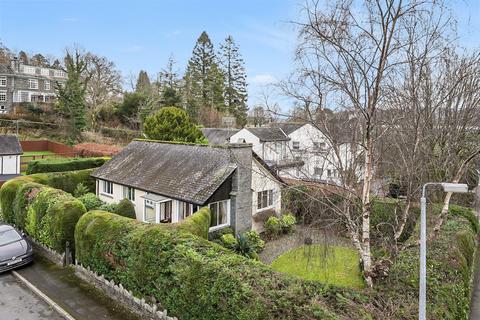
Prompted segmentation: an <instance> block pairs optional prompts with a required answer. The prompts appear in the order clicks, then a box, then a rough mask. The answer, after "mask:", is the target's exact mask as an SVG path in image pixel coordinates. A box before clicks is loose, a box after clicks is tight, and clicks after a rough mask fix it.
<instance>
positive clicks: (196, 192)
mask: <svg viewBox="0 0 480 320" xmlns="http://www.w3.org/2000/svg"><path fill="white" fill-rule="evenodd" d="M255 161H257V162H258V160H254V158H253V157H252V149H251V145H248V144H241V145H238V144H229V145H224V146H218V147H212V146H204V145H193V144H179V143H168V142H154V141H143V140H135V141H132V142H131V143H130V144H129V145H128V146H127V147H126V148H125V149H123V150H122V151H121V152H120V153H119V154H117V155H116V156H114V157H113V158H112V159H111V160H110V161H108V162H107V163H105V164H104V165H103V166H102V167H100V168H99V169H97V170H96V171H95V172H93V174H92V177H94V178H95V179H96V188H97V195H98V196H99V197H100V199H102V200H103V201H106V202H107V203H115V202H119V201H120V200H122V199H124V198H128V199H129V200H130V201H132V203H133V204H134V206H135V212H136V216H137V220H139V221H143V222H148V223H175V222H179V221H181V220H183V219H185V218H186V217H188V216H190V215H191V214H193V213H194V212H196V211H197V210H198V209H199V208H200V207H204V206H208V207H210V209H211V212H212V222H211V226H210V231H215V230H218V229H221V228H224V227H229V226H230V227H232V228H233V229H234V231H235V233H237V234H238V233H242V232H245V231H249V230H251V229H252V228H253V229H256V230H260V229H261V225H259V223H257V222H252V216H254V215H255V214H256V213H257V212H259V211H262V210H267V209H276V208H277V207H278V204H279V203H280V192H279V190H278V189H276V188H274V186H271V184H269V183H266V182H265V183H262V182H258V181H257V180H258V179H257V177H256V176H255V178H254V175H253V174H252V172H254V171H255V172H256V171H259V172H260V171H261V170H267V171H268V168H266V167H264V168H263V169H262V168H253V167H255V166H257V164H256V162H255ZM258 166H260V167H261V165H258ZM272 176H273V175H272ZM253 181H255V182H253ZM253 184H255V188H252V185H253ZM268 188H270V189H268ZM262 191H267V196H266V198H265V199H266V202H265V203H264V202H263V198H262V203H261V204H256V205H257V207H258V208H259V209H256V210H255V211H254V210H253V209H252V208H253V199H254V198H255V196H256V194H255V192H262ZM262 197H264V196H263V194H262ZM260 209H261V210H260Z"/></svg>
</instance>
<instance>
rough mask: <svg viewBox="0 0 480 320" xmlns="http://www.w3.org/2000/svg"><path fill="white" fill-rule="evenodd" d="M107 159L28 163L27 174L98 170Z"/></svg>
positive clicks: (51, 160) (48, 160) (55, 159)
mask: <svg viewBox="0 0 480 320" xmlns="http://www.w3.org/2000/svg"><path fill="white" fill-rule="evenodd" d="M107 160H109V158H47V159H42V160H33V161H30V162H29V163H28V167H27V174H34V173H46V172H64V171H75V170H83V169H91V168H98V167H100V166H102V165H103V164H104V163H105V162H106V161H107Z"/></svg>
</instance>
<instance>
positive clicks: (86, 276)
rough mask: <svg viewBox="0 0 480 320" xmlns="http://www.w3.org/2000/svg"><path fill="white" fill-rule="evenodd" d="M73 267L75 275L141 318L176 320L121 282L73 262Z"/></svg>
mask: <svg viewBox="0 0 480 320" xmlns="http://www.w3.org/2000/svg"><path fill="white" fill-rule="evenodd" d="M74 268H75V275H76V276H77V277H79V278H80V279H82V280H84V281H86V282H88V283H91V284H93V285H94V286H95V287H96V288H101V289H102V291H103V292H104V293H106V294H107V295H108V296H109V297H110V298H111V299H113V300H115V301H119V302H120V303H122V304H123V305H125V306H126V307H127V308H128V309H130V310H132V311H134V312H135V313H136V314H138V315H139V316H141V317H142V318H143V319H159V320H178V319H177V318H176V317H170V316H168V315H167V310H165V309H164V310H163V311H161V310H159V307H158V305H156V304H149V303H147V302H146V301H145V299H139V298H137V297H135V296H134V295H133V294H132V292H131V291H128V290H127V289H125V288H124V287H123V286H122V284H121V283H120V284H119V285H116V284H115V282H114V281H113V280H110V281H109V280H108V279H106V278H105V277H104V276H103V275H98V274H97V273H96V272H93V271H91V270H90V268H87V269H86V268H84V267H83V266H82V265H81V264H75V265H74Z"/></svg>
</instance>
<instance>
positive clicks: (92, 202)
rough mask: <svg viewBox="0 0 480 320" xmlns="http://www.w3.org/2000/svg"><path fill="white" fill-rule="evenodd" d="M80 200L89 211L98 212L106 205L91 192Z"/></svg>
mask: <svg viewBox="0 0 480 320" xmlns="http://www.w3.org/2000/svg"><path fill="white" fill-rule="evenodd" d="M78 200H80V201H81V202H82V203H83V205H84V206H85V208H86V209H87V211H90V210H98V209H100V208H101V207H102V206H103V205H104V204H105V202H103V201H102V200H101V199H100V198H99V197H97V196H96V195H95V194H94V193H91V192H89V193H86V194H84V195H83V196H81V197H79V198H78Z"/></svg>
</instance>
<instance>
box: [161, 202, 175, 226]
mask: <svg viewBox="0 0 480 320" xmlns="http://www.w3.org/2000/svg"><path fill="white" fill-rule="evenodd" d="M170 222H172V201H165V202H161V203H160V223H170Z"/></svg>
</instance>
